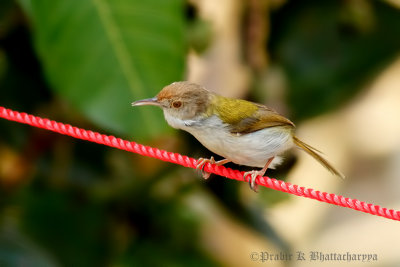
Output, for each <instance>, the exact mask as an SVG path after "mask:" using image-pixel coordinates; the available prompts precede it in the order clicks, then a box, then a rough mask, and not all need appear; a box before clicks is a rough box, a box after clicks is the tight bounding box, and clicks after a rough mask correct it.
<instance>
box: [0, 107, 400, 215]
mask: <svg viewBox="0 0 400 267" xmlns="http://www.w3.org/2000/svg"><path fill="white" fill-rule="evenodd" d="M0 117H1V118H4V119H7V120H11V121H17V122H20V123H24V124H29V125H31V126H35V127H39V128H43V129H46V130H50V131H53V132H57V133H60V134H65V135H69V136H72V137H75V138H78V139H82V140H88V141H91V142H95V143H98V144H103V145H107V146H110V147H115V148H118V149H122V150H126V151H130V152H133V153H137V154H140V155H143V156H148V157H152V158H157V159H160V160H163V161H168V162H172V163H175V164H179V165H182V166H185V167H189V168H196V163H197V160H196V159H194V158H189V157H187V156H182V155H180V154H178V153H171V152H168V151H165V150H160V149H157V148H153V147H149V146H144V145H141V144H138V143H135V142H129V141H126V140H123V139H121V138H116V137H114V136H107V135H104V134H100V133H97V132H92V131H87V130H84V129H80V128H77V127H74V126H71V125H69V124H63V123H60V122H56V121H52V120H49V119H43V118H40V117H36V116H33V115H29V114H26V113H19V112H17V111H13V110H10V109H6V108H4V107H1V106H0ZM204 170H205V171H207V172H211V173H214V174H218V175H221V176H225V177H227V178H231V179H235V180H239V181H244V179H243V172H239V171H237V170H232V169H229V168H225V167H224V166H217V165H215V164H210V163H207V164H206V165H205V166H204ZM256 183H257V184H259V185H261V186H265V187H269V188H271V189H275V190H279V191H282V192H286V193H289V194H293V195H297V196H302V197H307V198H311V199H315V200H318V201H321V202H326V203H330V204H334V205H338V206H341V207H347V208H350V209H354V210H358V211H362V212H365V213H369V214H373V215H377V216H382V217H385V218H388V219H392V220H397V221H400V211H396V210H393V209H387V208H382V207H381V206H379V205H373V204H370V203H365V202H363V201H360V200H357V199H351V198H348V197H343V196H338V195H335V194H328V193H325V192H320V191H316V190H314V189H310V188H305V187H301V186H298V185H295V184H291V183H286V182H283V181H280V180H276V179H273V178H269V177H261V176H259V177H258V178H257V179H256Z"/></svg>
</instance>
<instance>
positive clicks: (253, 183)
mask: <svg viewBox="0 0 400 267" xmlns="http://www.w3.org/2000/svg"><path fill="white" fill-rule="evenodd" d="M273 160H274V157H272V158H270V159H269V160H268V161H267V163H266V164H265V166H264V168H262V170H259V171H255V170H253V171H248V172H245V173H244V174H243V179H244V180H245V181H246V176H247V175H249V174H250V175H251V177H250V180H249V185H250V188H251V189H252V190H253V191H254V192H257V184H256V178H257V176H258V175H260V176H264V174H265V172H266V171H267V169H268V167H269V165H270V164H271V162H272V161H273Z"/></svg>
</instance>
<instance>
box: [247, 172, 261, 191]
mask: <svg viewBox="0 0 400 267" xmlns="http://www.w3.org/2000/svg"><path fill="white" fill-rule="evenodd" d="M264 174H265V171H264V170H260V171H255V170H253V171H248V172H245V173H244V174H243V179H244V180H245V181H246V177H247V175H250V179H249V185H250V188H251V190H253V191H254V192H258V185H257V184H256V178H257V176H259V175H260V176H263V175H264Z"/></svg>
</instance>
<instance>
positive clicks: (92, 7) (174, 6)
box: [20, 0, 185, 137]
mask: <svg viewBox="0 0 400 267" xmlns="http://www.w3.org/2000/svg"><path fill="white" fill-rule="evenodd" d="M20 2H21V3H22V5H23V7H24V9H25V10H26V13H27V14H28V15H29V16H30V17H31V20H32V22H33V29H34V31H33V32H34V39H35V43H36V48H37V51H38V53H39V56H40V58H41V60H42V64H43V66H44V69H45V72H46V74H47V77H48V79H49V81H50V83H51V85H52V87H53V89H54V90H55V91H57V92H58V93H59V94H60V95H61V96H62V97H64V98H65V99H67V100H68V101H69V102H70V103H72V105H74V106H75V107H77V108H78V109H79V110H80V111H81V112H83V113H84V114H85V115H86V116H87V117H88V118H90V119H92V120H93V121H94V122H96V123H98V124H99V125H100V126H102V127H104V128H106V129H108V130H110V131H113V132H114V133H118V134H125V135H133V134H134V135H135V136H136V137H144V136H150V135H155V134H157V133H158V134H159V133H160V132H161V131H163V130H164V129H165V128H166V124H165V123H164V122H163V116H162V114H161V112H160V111H159V110H157V109H156V108H154V107H153V108H146V107H144V108H143V107H141V108H132V107H131V106H130V103H131V102H132V101H134V100H137V99H142V98H148V97H152V96H154V95H155V94H156V93H157V92H158V91H159V90H161V88H162V87H163V86H165V85H166V84H168V83H171V82H173V81H176V80H179V79H182V76H183V70H184V56H185V42H184V34H183V33H184V18H183V10H182V9H183V3H182V0H168V1H165V0H146V1H142V0H40V1H34V0H21V1H20Z"/></svg>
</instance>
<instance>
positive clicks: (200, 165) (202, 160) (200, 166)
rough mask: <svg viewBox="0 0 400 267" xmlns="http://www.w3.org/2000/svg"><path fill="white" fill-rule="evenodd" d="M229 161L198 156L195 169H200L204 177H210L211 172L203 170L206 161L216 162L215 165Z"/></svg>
mask: <svg viewBox="0 0 400 267" xmlns="http://www.w3.org/2000/svg"><path fill="white" fill-rule="evenodd" d="M229 161H230V160H228V159H222V160H219V161H215V160H214V157H211V158H209V159H205V158H199V159H198V160H197V164H196V169H198V170H201V174H202V176H203V178H204V179H208V178H209V177H210V175H211V173H209V172H206V171H204V166H205V165H206V163H210V164H216V165H218V166H220V165H224V164H225V163H228V162H229Z"/></svg>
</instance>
